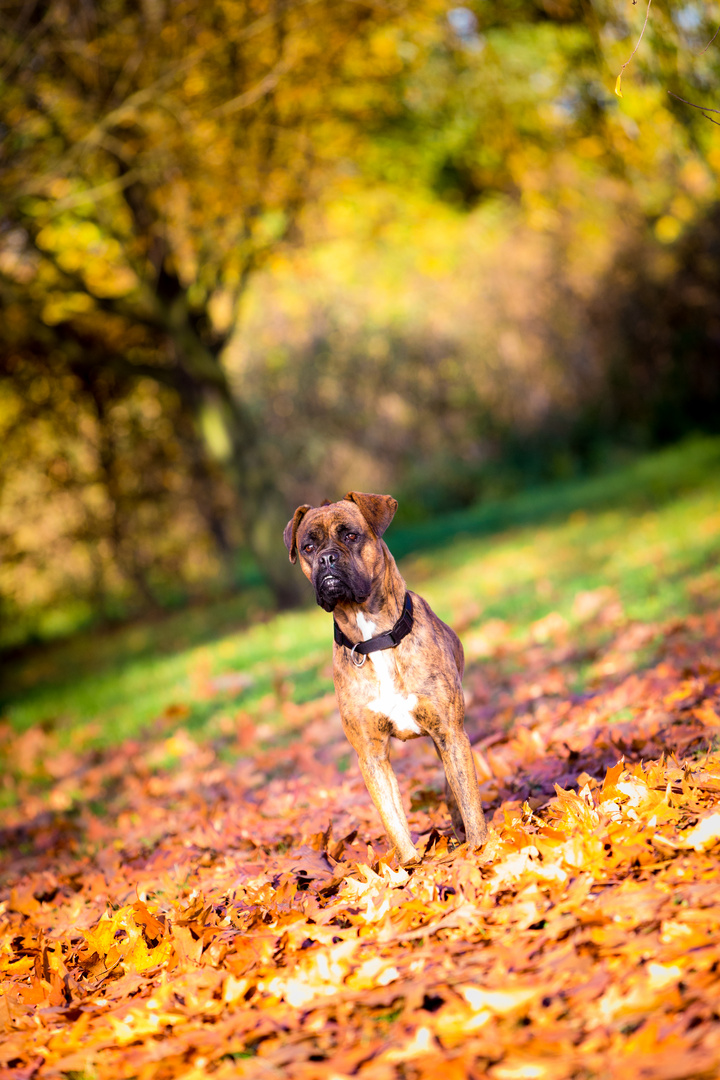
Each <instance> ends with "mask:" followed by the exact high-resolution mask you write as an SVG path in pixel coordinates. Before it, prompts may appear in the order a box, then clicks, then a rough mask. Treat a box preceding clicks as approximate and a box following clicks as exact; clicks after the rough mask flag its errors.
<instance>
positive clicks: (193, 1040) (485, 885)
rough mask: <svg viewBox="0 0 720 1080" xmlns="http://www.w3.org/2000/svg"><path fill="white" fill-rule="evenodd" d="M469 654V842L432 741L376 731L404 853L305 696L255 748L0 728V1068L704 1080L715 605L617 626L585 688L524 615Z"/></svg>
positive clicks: (37, 1072) (719, 676)
mask: <svg viewBox="0 0 720 1080" xmlns="http://www.w3.org/2000/svg"><path fill="white" fill-rule="evenodd" d="M556 622H557V621H556ZM650 638H653V640H658V641H660V644H659V645H658V646H657V648H656V649H655V652H654V655H653V657H652V659H651V660H650V661H649V662H648V664H647V665H646V666H645V667H640V666H638V665H637V664H636V663H634V661H633V660H632V657H633V656H634V655H635V654H634V652H633V650H636V649H637V648H638V647H639V646H640V644H641V643H642V642H643V641H645V640H649V639H650ZM488 641H490V642H491V644H490V645H488ZM467 644H468V654H469V658H470V661H471V662H470V665H469V670H468V675H467V678H466V685H467V690H468V729H469V731H470V734H471V738H472V741H473V745H474V749H475V753H476V761H477V767H478V773H479V776H480V779H481V781H482V792H483V798H484V802H485V805H486V808H487V810H488V814H489V818H490V819H491V820H492V824H493V828H492V834H491V839H490V842H489V844H488V846H487V848H486V850H485V851H484V852H483V853H482V854H481V855H480V856H477V855H472V854H470V853H468V852H467V851H466V850H465V849H464V848H455V846H454V842H453V841H452V840H451V839H450V830H449V820H448V814H447V810H446V807H445V805H444V803H443V801H442V798H441V795H440V792H441V787H442V785H441V777H440V775H439V773H438V766H437V763H436V759H435V755H434V754H433V753H431V751H430V748H429V747H428V746H427V745H425V741H424V740H423V741H420V740H418V741H416V742H414V743H411V744H407V745H405V746H403V747H398V752H397V754H396V758H395V762H396V769H397V772H398V774H399V778H400V783H401V787H402V789H403V792H404V795H405V797H406V801H410V800H411V804H412V810H411V814H410V823H411V829H412V832H413V834H414V837H417V843H418V844H419V846H420V847H421V849H424V851H425V856H424V859H423V861H422V864H421V865H420V866H418V867H417V868H416V869H414V870H411V871H407V870H404V869H401V868H398V866H397V864H396V863H395V861H394V860H393V859H392V857H390V858H388V856H387V855H386V852H385V844H384V841H383V839H382V834H381V829H380V826H379V822H378V820H377V818H376V816H375V812H374V810H372V808H371V806H370V802H369V799H368V796H367V794H366V792H365V790H364V787H363V784H362V780H361V778H360V775H359V772H358V770H357V768H356V765H355V763H354V761H351V760H350V758H349V755H348V747H347V745H346V743H345V741H344V738H343V735H342V731H341V728H340V723H339V718H338V715H337V712H336V709H335V705H334V701H333V699H332V698H323V699H320V700H318V701H314V702H311V703H309V704H308V705H305V706H300V707H298V706H294V705H290V704H287V705H286V721H287V725H288V729H293V730H294V733H295V736H294V738H292V739H291V740H289V741H287V740H286V744H285V745H283V746H280V745H275V746H274V747H273V748H272V749H270V750H267V749H266V750H263V751H258V750H257V744H258V739H259V735H258V733H257V731H255V730H254V729H253V727H252V724H251V722H250V720H249V719H248V717H247V716H245V717H243V716H242V715H239V716H238V717H237V718H236V720H235V727H234V728H233V731H232V732H231V733H230V734H229V736H228V739H227V740H226V743H227V745H225V746H224V747H223V746H220V745H219V744H218V745H208V744H196V743H195V742H194V741H193V739H192V738H191V736H190V734H188V732H187V731H184V730H183V729H182V726H180V727H178V726H177V725H178V723H179V722H180V724H181V721H182V710H181V709H179V708H178V709H175V710H173V709H170V710H168V712H167V714H166V715H165V716H164V717H163V718H160V719H159V721H158V727H157V731H156V733H155V735H154V737H153V739H152V740H148V741H147V742H143V743H140V742H135V743H126V744H125V745H123V746H121V747H120V748H118V749H116V750H114V751H107V752H102V753H101V752H99V751H90V750H82V749H79V750H67V749H65V750H60V749H59V748H58V746H57V745H56V744H55V743H54V741H53V736H52V733H48V732H43V731H42V730H40V729H33V730H31V731H29V732H27V733H26V734H25V735H24V736H22V737H21V738H20V739H19V741H18V740H17V738H16V737H15V745H14V746H13V759H14V761H15V762H16V766H17V768H16V774H15V781H14V782H15V784H16V791H17V795H18V800H19V801H18V803H17V805H16V808H15V809H14V810H13V811H12V812H11V813H10V814H9V815H8V824H7V826H6V828H5V829H4V833H3V840H4V857H3V862H2V869H1V874H2V876H1V879H0V886H1V889H2V891H1V892H0V899H1V901H2V903H1V906H0V911H1V915H0V980H1V981H0V986H1V990H2V993H1V999H0V1028H1V1029H2V1033H3V1034H2V1045H1V1049H0V1077H1V1078H3V1080H5V1078H10V1077H13V1078H16V1080H32V1078H35V1077H38V1078H51V1077H67V1078H75V1080H79V1078H83V1080H119V1078H127V1080H130V1078H137V1080H150V1078H152V1080H155V1078H157V1080H165V1078H167V1080H170V1078H180V1077H182V1078H184V1080H200V1078H201V1077H207V1076H211V1077H217V1078H218V1080H220V1078H223V1080H224V1078H230V1077H232V1078H235V1077H238V1078H240V1077H252V1078H255V1077H278V1078H279V1077H283V1078H290V1080H312V1078H318V1080H319V1078H327V1080H331V1078H332V1080H343V1078H345V1077H359V1078H363V1080H393V1078H396V1077H398V1078H408V1080H409V1078H413V1080H425V1078H427V1080H431V1078H436V1077H442V1078H443V1080H460V1078H463V1077H474V1078H476V1080H479V1078H481V1077H492V1078H493V1080H565V1078H571V1077H573V1078H583V1077H607V1078H610V1077H612V1078H613V1080H625V1078H627V1080H674V1078H683V1077H707V1078H710V1077H713V1076H717V1075H718V1072H719V1071H720V1019H718V1001H719V1000H720V941H719V940H718V932H717V928H718V925H720V886H719V883H718V864H717V856H718V851H719V850H720V847H719V845H720V616H718V615H717V614H712V613H711V614H706V615H703V616H697V617H694V618H690V619H688V620H686V621H683V622H674V623H672V624H668V625H665V626H662V627H653V628H648V627H643V626H639V625H635V626H632V627H624V628H622V629H620V630H618V632H617V633H616V634H615V636H614V637H613V639H612V641H610V642H609V643H608V644H607V646H606V647H605V649H604V652H603V654H602V656H600V657H599V658H598V660H597V663H596V675H597V677H596V681H595V685H594V689H593V690H592V692H589V693H585V694H583V695H574V694H573V693H572V690H571V688H570V687H569V685H568V680H569V671H570V667H571V664H572V660H573V655H572V650H573V646H572V643H571V642H568V641H567V639H566V635H564V632H563V628H562V626H560V625H556V623H553V621H552V619H551V620H550V622H548V621H547V620H545V625H540V624H538V625H537V626H536V627H535V629H534V636H533V639H532V640H531V641H530V642H525V643H524V644H522V645H520V644H516V645H513V644H512V643H510V642H508V641H503V640H502V634H499V632H498V628H497V627H492V626H490V627H486V628H485V630H484V631H483V632H482V633H481V634H476V635H474V636H473V635H470V636H469V638H468V641H467ZM480 654H483V655H484V659H483V660H482V661H480V660H479V656H480ZM3 738H4V739H5V740H6V741H8V742H9V741H10V739H11V735H10V732H9V730H3ZM228 751H230V752H228ZM39 773H43V775H45V776H47V774H48V773H49V774H50V776H51V777H52V787H51V789H50V792H49V795H48V793H47V792H46V793H44V794H43V795H41V794H40V793H39V791H38V789H37V784H36V783H35V781H36V779H37V776H38V775H39Z"/></svg>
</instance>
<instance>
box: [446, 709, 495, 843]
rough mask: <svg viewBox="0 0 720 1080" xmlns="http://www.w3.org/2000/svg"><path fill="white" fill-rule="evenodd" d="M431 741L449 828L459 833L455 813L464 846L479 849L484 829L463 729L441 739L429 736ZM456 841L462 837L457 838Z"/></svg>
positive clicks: (485, 831)
mask: <svg viewBox="0 0 720 1080" xmlns="http://www.w3.org/2000/svg"><path fill="white" fill-rule="evenodd" d="M433 741H434V743H435V749H436V750H437V753H438V757H439V758H440V760H441V761H442V763H443V768H444V770H445V787H446V792H447V798H448V808H449V810H450V816H451V817H452V819H453V825H454V826H455V829H456V831H457V832H459V829H458V822H457V814H458V809H459V812H460V814H461V815H462V820H463V824H464V826H465V839H466V841H467V843H468V845H469V846H470V847H471V848H479V847H482V846H483V844H484V843H485V841H486V840H487V825H486V823H485V815H484V814H483V809H482V803H481V800H480V789H479V787H478V782H477V775H476V773H475V760H474V758H473V754H472V750H471V749H470V740H469V739H468V737H467V734H466V732H465V730H464V728H460V729H459V730H457V729H454V730H453V729H451V730H450V731H446V732H443V733H442V735H440V734H438V735H433ZM448 788H449V791H448ZM453 802H454V804H455V805H454V806H453ZM458 839H462V837H461V836H459V837H458Z"/></svg>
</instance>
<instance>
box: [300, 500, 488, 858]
mask: <svg viewBox="0 0 720 1080" xmlns="http://www.w3.org/2000/svg"><path fill="white" fill-rule="evenodd" d="M397 505H398V504H397V500H396V499H394V498H393V497H392V496H391V495H372V494H366V493H363V492H359V491H350V492H348V494H347V495H346V496H345V498H344V499H341V500H339V501H338V502H334V503H331V502H327V501H326V502H325V503H323V504H322V506H319V507H312V506H309V505H307V504H306V505H303V506H298V508H297V510H296V511H295V513H294V514H293V516H292V518H291V519H290V521H289V522H288V523H287V526H286V528H285V532H284V534H283V538H284V541H285V546H286V547H287V549H288V552H289V556H290V562H291V563H295V562H297V560H298V558H299V559H300V566H301V568H302V571H303V573H304V574H305V577H306V578H307V579H308V580H309V581H310V583H311V584H312V586H313V588H314V590H315V596H316V599H317V602H318V604H319V605H320V607H322V608H323V609H324V610H325V611H328V612H332V613H333V615H334V622H335V630H334V645H333V679H334V682H335V692H336V695H337V700H338V705H339V708H340V716H341V718H342V725H343V730H344V731H345V735H346V736H347V739H348V741H349V742H350V745H351V746H352V747H353V749H354V750H355V752H356V754H357V756H358V762H359V764H360V770H361V772H362V775H363V778H364V780H365V784H366V786H367V789H368V792H369V793H370V796H371V798H372V800H373V802H374V803H375V806H376V807H377V810H378V812H379V814H380V817H381V819H382V823H383V825H384V827H385V831H386V833H387V836H388V839H389V841H390V844H391V845H392V846H393V847H394V848H395V852H396V855H397V858H398V860H399V862H400V863H401V864H402V865H409V864H411V863H414V862H417V861H418V860H419V855H418V852H417V850H416V848H415V846H414V844H413V842H412V838H411V836H410V830H409V828H408V823H407V818H406V816H405V811H404V809H403V805H402V800H401V798H400V789H399V786H398V782H397V778H396V776H395V773H394V772H393V770H392V767H391V765H390V757H389V749H390V738H391V736H393V737H395V738H396V739H402V740H403V741H405V740H406V739H415V738H418V736H420V735H429V736H430V738H431V739H432V741H433V743H434V744H435V749H436V751H437V754H438V756H439V758H440V760H441V761H442V764H443V767H444V769H445V795H446V798H447V802H448V808H449V810H450V816H451V818H452V823H453V827H454V830H455V834H456V836H457V838H458V839H459V840H460V841H461V842H467V844H468V845H469V846H470V847H471V848H479V847H482V846H483V844H484V843H485V841H486V839H487V826H486V823H485V817H484V815H483V810H482V805H481V801H480V791H479V788H478V782H477V777H476V775H475V763H474V760H473V755H472V751H471V749H470V743H469V740H468V737H467V734H466V732H465V728H464V718H465V703H464V698H463V691H462V675H463V668H464V654H463V648H462V645H461V643H460V639H459V638H458V636H457V634H455V632H454V631H453V630H451V629H450V627H449V626H446V625H445V623H444V622H442V621H441V620H440V619H439V618H438V617H437V615H436V614H435V613H434V612H433V611H432V609H431V608H430V605H429V604H428V603H427V601H426V600H423V599H422V597H420V596H418V595H417V594H416V593H413V592H408V590H407V587H406V585H405V582H404V580H403V578H402V576H401V575H400V572H399V570H398V568H397V565H396V563H395V560H394V558H393V557H392V555H391V554H390V551H389V550H388V547H387V545H386V544H385V542H384V540H383V539H382V537H383V534H384V533H385V530H386V529H387V527H388V525H389V524H390V522H391V521H392V519H393V517H394V516H395V511H396V510H397Z"/></svg>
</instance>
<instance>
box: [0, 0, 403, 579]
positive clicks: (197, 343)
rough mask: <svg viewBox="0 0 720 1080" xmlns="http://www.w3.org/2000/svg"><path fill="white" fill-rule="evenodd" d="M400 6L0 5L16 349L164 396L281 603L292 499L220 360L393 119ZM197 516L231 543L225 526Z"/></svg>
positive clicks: (271, 2) (188, 0) (262, 0)
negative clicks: (173, 403)
mask: <svg viewBox="0 0 720 1080" xmlns="http://www.w3.org/2000/svg"><path fill="white" fill-rule="evenodd" d="M401 16H402V9H401V8H400V7H397V8H385V7H376V6H374V5H368V6H365V5H362V4H354V3H344V2H341V3H337V2H333V0H255V2H253V0H213V2H208V0H181V2H178V3H172V4H168V3H165V2H164V0H142V3H140V4H137V3H134V2H132V0H107V2H104V3H100V2H96V3H92V2H90V0H89V2H87V3H84V4H82V5H76V4H72V3H70V2H69V0H48V2H45V3H43V2H34V3H33V2H27V0H25V2H22V3H20V2H17V3H13V2H11V3H8V4H5V5H4V7H3V27H2V28H3V42H2V46H3V48H2V65H3V67H2V83H1V84H0V124H2V130H3V132H4V142H3V146H2V151H1V157H0V199H2V204H3V218H2V229H3V242H2V256H1V257H0V271H1V272H2V274H3V278H4V282H5V284H4V287H3V289H2V291H1V292H0V297H1V299H2V304H3V306H4V309H5V310H4V315H5V323H6V325H12V326H14V327H15V332H14V335H13V348H14V349H15V351H16V352H17V350H20V351H22V350H23V349H25V350H30V351H31V352H34V353H36V354H37V352H38V351H39V352H40V353H43V352H44V354H45V355H46V356H48V355H50V354H55V355H56V356H61V357H62V358H63V360H64V362H65V363H66V364H67V366H68V367H69V369H70V370H71V371H72V372H73V373H74V374H75V376H76V377H77V378H78V379H79V380H80V383H81V384H82V386H83V387H84V389H85V391H86V392H87V394H88V395H89V398H90V399H91V400H92V401H93V402H94V403H95V405H96V407H97V409H98V410H100V413H101V412H102V407H103V406H102V402H103V400H104V398H105V397H106V395H107V387H108V384H109V381H110V382H112V381H113V380H114V381H115V382H119V383H121V384H127V383H128V382H130V383H132V382H134V381H136V380H138V379H141V378H146V379H147V378H149V379H151V380H154V381H155V382H157V383H159V384H162V385H165V386H167V387H169V388H171V390H172V391H173V393H174V395H175V397H176V399H177V400H178V401H179V402H180V404H181V411H182V412H183V414H184V415H186V416H188V417H191V418H192V421H193V425H194V429H195V431H196V433H197V440H198V445H199V446H200V447H201V449H202V454H203V455H204V457H205V458H207V459H208V460H211V461H212V460H214V461H215V462H219V463H220V464H221V465H222V467H223V468H224V469H225V470H226V471H227V472H228V473H229V475H230V476H231V478H232V482H233V486H234V488H235V490H236V492H237V494H238V502H237V506H238V510H239V513H240V516H241V522H242V536H243V540H244V542H245V544H247V545H248V546H249V547H250V548H251V549H252V551H253V553H254V554H255V556H256V558H257V559H258V561H259V562H260V563H261V565H262V566H263V568H264V569H265V571H266V572H267V573H268V574H269V576H270V578H271V579H272V581H273V584H274V586H275V590H276V592H277V595H278V597H279V598H280V599H281V600H283V599H288V598H289V597H290V595H291V594H292V593H294V578H289V577H288V578H286V577H285V568H284V562H282V561H281V559H282V557H281V554H280V553H278V555H277V557H276V555H275V553H274V551H275V548H276V543H275V542H274V541H275V540H276V537H275V535H274V532H275V529H276V528H277V526H278V525H280V524H281V522H284V515H285V506H284V505H282V500H281V499H280V498H279V496H278V487H277V484H276V483H275V480H274V473H273V469H274V463H273V461H272V459H270V460H268V459H267V455H265V454H264V452H263V445H262V440H261V439H260V438H259V432H258V426H257V422H256V418H255V417H253V415H251V412H250V411H249V410H248V409H247V408H246V406H245V404H244V402H243V394H242V387H237V386H231V385H230V382H229V379H228V375H227V372H226V370H225V368H224V366H223V362H222V354H223V349H224V348H225V346H226V344H227V342H228V339H229V336H230V335H231V333H232V332H233V330H234V328H235V326H236V323H237V318H238V311H239V307H240V304H241V300H242V297H243V293H244V290H245V288H246V286H247V283H248V280H249V278H250V276H251V275H252V274H253V273H254V272H255V271H256V270H257V269H258V268H259V267H261V266H262V265H263V264H264V263H265V262H266V261H267V259H268V257H269V255H270V254H271V253H272V252H273V251H274V250H275V249H276V247H277V245H278V244H279V243H281V242H285V241H287V240H288V239H289V238H291V237H292V236H293V232H294V231H296V230H297V220H298V214H299V212H300V210H301V208H302V207H303V205H304V204H305V202H306V201H307V199H308V198H311V197H312V196H313V194H314V193H315V192H316V191H317V189H318V186H319V185H320V183H321V181H322V179H323V178H324V177H326V176H327V175H328V173H331V172H332V170H333V168H334V167H335V165H336V163H337V162H338V160H341V159H342V157H343V155H344V154H347V153H348V152H350V150H351V146H352V139H353V134H354V133H355V132H356V131H357V129H358V125H362V123H363V121H364V120H366V119H367V118H368V117H369V116H370V115H371V114H372V115H377V113H378V111H379V110H380V111H382V109H385V108H387V109H392V108H393V101H392V96H391V94H390V80H391V79H392V77H393V76H394V75H395V74H396V72H397V69H398V67H399V66H402V60H401V59H400V57H399V55H398V52H397V50H396V48H395V41H394V38H393V36H392V34H393V27H394V26H396V24H397V23H398V20H399V19H400V18H401ZM20 325H22V326H23V327H24V328H25V333H24V335H23V334H21V333H18V332H17V328H18V327H19V326H20ZM103 388H104V389H103ZM100 413H99V414H98V415H100ZM100 419H102V416H101V415H100ZM211 525H212V530H213V533H214V535H215V537H216V540H217V542H218V544H219V546H220V547H221V549H224V550H225V551H229V549H230V547H231V540H230V537H229V535H228V530H227V524H226V522H224V521H223V520H222V517H221V516H218V515H217V514H216V515H214V516H213V517H212V521H211ZM271 538H272V539H271Z"/></svg>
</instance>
